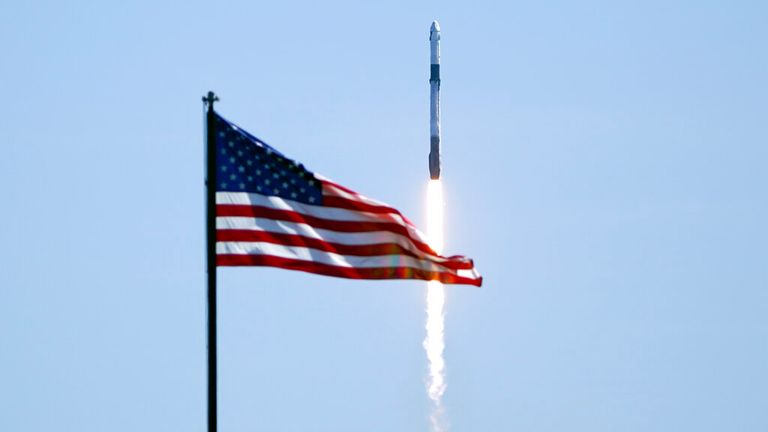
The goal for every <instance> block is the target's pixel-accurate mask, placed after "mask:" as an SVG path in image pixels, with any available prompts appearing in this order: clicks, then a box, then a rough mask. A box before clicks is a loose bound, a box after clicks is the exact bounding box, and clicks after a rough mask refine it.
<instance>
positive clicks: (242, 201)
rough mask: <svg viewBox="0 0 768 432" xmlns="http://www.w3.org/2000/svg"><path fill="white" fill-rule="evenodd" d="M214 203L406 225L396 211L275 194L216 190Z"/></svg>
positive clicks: (335, 218) (338, 218)
mask: <svg viewBox="0 0 768 432" xmlns="http://www.w3.org/2000/svg"><path fill="white" fill-rule="evenodd" d="M216 204H234V205H250V206H262V207H267V208H273V209H276V210H287V211H294V212H297V213H302V214H306V215H311V216H316V217H320V218H323V219H331V220H337V221H356V222H391V223H396V224H398V225H406V222H405V221H404V220H403V218H402V217H401V216H400V215H398V214H396V213H370V212H363V211H358V210H348V209H342V208H335V207H325V206H318V205H311V204H305V203H302V202H299V201H294V200H289V199H285V198H281V197H277V196H266V195H261V194H256V193H248V192H216Z"/></svg>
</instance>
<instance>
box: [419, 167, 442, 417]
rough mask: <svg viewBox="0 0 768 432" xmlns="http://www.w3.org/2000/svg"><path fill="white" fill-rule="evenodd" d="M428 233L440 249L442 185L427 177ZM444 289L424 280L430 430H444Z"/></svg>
mask: <svg viewBox="0 0 768 432" xmlns="http://www.w3.org/2000/svg"><path fill="white" fill-rule="evenodd" d="M427 237H428V238H429V242H430V245H431V246H432V248H433V249H434V250H435V251H436V252H437V253H442V251H443V185H442V183H441V182H440V180H430V181H429V184H428V185H427ZM444 305H445V291H444V289H443V284H441V283H440V282H438V281H429V282H427V324H426V330H427V336H426V338H425V339H424V350H425V351H426V353H427V360H428V361H429V376H428V377H427V394H428V395H429V399H430V400H431V401H432V414H430V417H429V420H430V422H431V424H432V431H433V432H443V431H445V430H447V427H446V425H445V420H444V419H443V413H444V408H443V393H444V392H445V387H446V382H445V360H444V359H443V350H444V349H445V340H444V339H443V331H444V327H445V325H444V322H443V315H444V310H443V308H444Z"/></svg>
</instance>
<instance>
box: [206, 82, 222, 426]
mask: <svg viewBox="0 0 768 432" xmlns="http://www.w3.org/2000/svg"><path fill="white" fill-rule="evenodd" d="M218 100H219V98H218V97H217V96H216V95H215V94H214V93H213V92H212V91H209V92H208V95H207V96H204V97H203V103H204V104H206V105H207V107H208V111H207V113H206V132H207V139H206V176H205V178H206V180H205V188H206V189H205V192H206V220H205V227H206V243H207V244H206V256H207V261H208V262H207V272H208V432H216V425H217V422H216V419H217V416H216V116H215V113H214V111H213V103H214V102H216V101H218Z"/></svg>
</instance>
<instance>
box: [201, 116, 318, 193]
mask: <svg viewBox="0 0 768 432" xmlns="http://www.w3.org/2000/svg"><path fill="white" fill-rule="evenodd" d="M216 183H217V184H216V190H217V191H222V192H250V193H257V194H261V195H268V196H276V197H280V198H285V199H290V200H293V201H298V202H303V203H305V204H314V205H321V204H322V200H323V195H322V185H321V181H320V180H318V179H317V177H315V175H314V174H313V173H312V172H311V171H309V170H307V169H306V168H304V165H302V164H298V163H296V162H294V161H292V160H291V159H288V158H287V157H285V156H283V155H282V154H281V153H280V152H278V151H277V150H275V149H274V148H272V147H270V146H269V145H268V144H267V143H265V142H264V141H261V140H260V139H258V138H256V137H255V136H253V135H251V134H249V133H248V132H246V131H244V130H242V129H240V128H239V127H238V126H236V125H234V124H232V123H230V122H228V121H227V120H225V119H223V118H222V117H220V116H218V115H217V116H216Z"/></svg>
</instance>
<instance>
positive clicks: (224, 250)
mask: <svg viewBox="0 0 768 432" xmlns="http://www.w3.org/2000/svg"><path fill="white" fill-rule="evenodd" d="M216 254H217V255H224V254H232V255H270V256H276V257H280V258H288V259H297V260H304V261H312V262H316V263H320V264H327V265H333V266H338V267H346V268H376V267H411V268H417V269H421V270H426V271H432V272H442V273H451V274H454V275H457V271H456V270H451V269H449V268H446V267H443V266H441V265H439V264H437V263H433V262H430V261H427V260H420V259H416V258H412V257H409V256H405V255H381V256H366V257H360V256H351V255H339V254H335V253H330V252H324V251H319V250H317V249H310V248H306V247H299V246H283V245H276V244H272V243H263V242H217V243H216ZM462 273H465V272H464V271H462ZM464 277H469V278H473V279H476V278H477V276H476V275H475V276H464Z"/></svg>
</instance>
